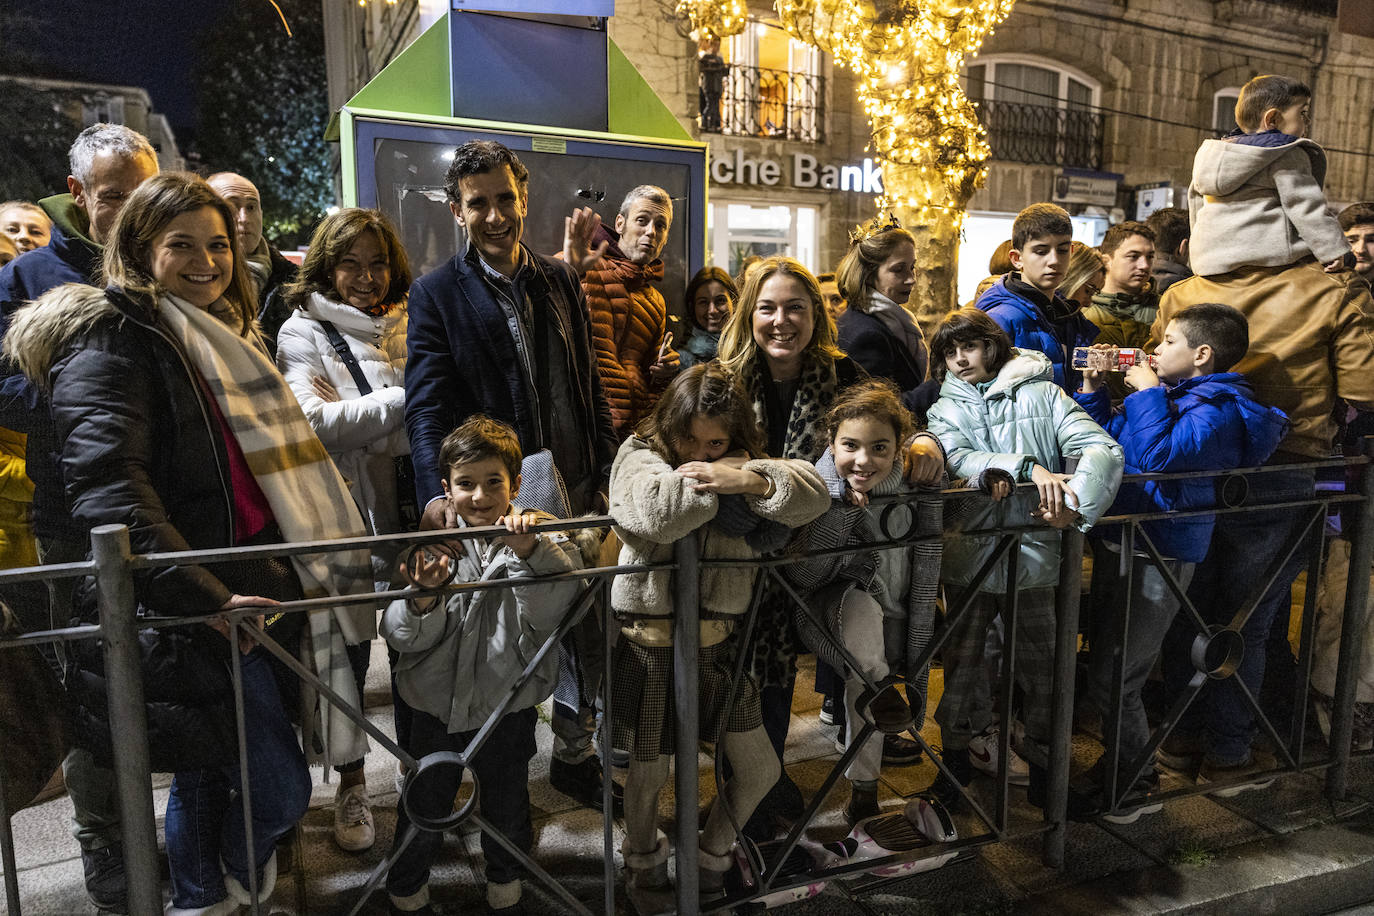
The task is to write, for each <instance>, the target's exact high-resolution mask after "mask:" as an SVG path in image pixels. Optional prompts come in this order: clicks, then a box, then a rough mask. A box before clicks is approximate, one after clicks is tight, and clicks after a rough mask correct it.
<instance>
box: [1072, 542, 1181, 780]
mask: <svg viewBox="0 0 1374 916" xmlns="http://www.w3.org/2000/svg"><path fill="white" fill-rule="evenodd" d="M1117 543H1118V546H1119V545H1120V542H1117ZM1165 562H1166V563H1167V565H1168V568H1169V571H1170V572H1172V573H1173V574H1174V578H1176V579H1177V580H1178V584H1179V585H1180V586H1181V587H1182V588H1183V589H1185V590H1186V589H1187V588H1188V583H1189V582H1190V581H1191V580H1192V578H1193V569H1194V564H1192V563H1185V562H1182V561H1180V560H1167V561H1165ZM1131 565H1132V578H1131V587H1130V599H1131V619H1130V621H1129V624H1127V625H1126V626H1124V627H1123V623H1126V622H1125V621H1123V619H1122V615H1123V613H1124V612H1125V609H1126V597H1127V595H1126V577H1125V576H1124V575H1122V569H1121V552H1120V550H1111V549H1108V548H1107V547H1106V546H1105V545H1104V544H1102V543H1099V544H1098V545H1096V546H1095V547H1094V548H1093V587H1094V588H1097V589H1101V590H1102V591H1100V592H1099V593H1098V595H1095V596H1094V598H1095V600H1094V602H1093V604H1094V609H1095V613H1094V615H1093V619H1092V620H1091V621H1090V627H1091V629H1090V633H1091V643H1092V658H1091V661H1090V662H1089V664H1088V685H1089V687H1088V690H1089V694H1088V695H1089V698H1090V700H1091V701H1092V703H1093V705H1094V707H1095V708H1096V709H1097V710H1098V711H1099V712H1100V713H1101V714H1102V721H1103V722H1108V721H1110V720H1111V718H1112V717H1113V716H1115V715H1116V710H1115V709H1113V708H1112V705H1111V704H1112V679H1113V678H1114V677H1115V675H1116V664H1117V658H1118V657H1120V658H1121V666H1122V684H1121V718H1120V739H1119V740H1120V746H1121V760H1120V766H1121V767H1122V768H1123V769H1124V768H1126V767H1128V766H1130V764H1131V762H1132V761H1134V760H1135V758H1136V756H1137V755H1138V754H1139V753H1140V752H1141V751H1142V750H1144V748H1145V745H1146V744H1148V743H1149V741H1150V723H1149V720H1148V719H1147V718H1146V717H1145V707H1144V706H1143V705H1142V704H1141V702H1140V690H1141V688H1142V687H1144V686H1145V681H1146V679H1147V678H1149V676H1150V671H1151V669H1153V668H1154V664H1155V659H1156V658H1158V657H1159V651H1160V646H1161V645H1162V644H1163V642H1164V637H1165V634H1166V633H1168V631H1169V628H1170V625H1171V624H1172V623H1173V621H1174V616H1175V615H1176V614H1177V613H1178V608H1179V601H1178V597H1177V596H1176V595H1175V594H1174V592H1173V590H1172V589H1170V588H1169V584H1168V583H1167V582H1165V581H1164V575H1163V573H1162V572H1160V569H1159V567H1158V566H1156V565H1155V564H1154V561H1153V560H1151V559H1149V558H1148V557H1141V556H1136V557H1132V558H1131Z"/></svg>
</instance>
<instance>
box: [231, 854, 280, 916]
mask: <svg viewBox="0 0 1374 916" xmlns="http://www.w3.org/2000/svg"><path fill="white" fill-rule="evenodd" d="M220 869H221V870H223V871H224V889H225V891H227V892H228V894H229V900H230V902H232V903H233V904H234V909H232V910H228V911H227V912H230V913H235V912H238V908H239V907H240V906H252V905H253V895H252V894H250V893H249V892H248V888H247V887H245V886H243V885H242V884H240V883H239V880H238V879H237V878H235V877H234V876H233V875H231V874H229V872H228V870H227V869H225V868H224V863H223V862H222V861H221V862H220ZM276 889H277V853H276V851H275V850H273V852H272V856H271V858H269V859H268V860H267V863H266V864H265V865H263V867H262V880H261V881H259V882H258V902H259V903H263V902H266V901H267V900H268V899H269V898H270V897H271V896H272V892H273V891H274V890H276Z"/></svg>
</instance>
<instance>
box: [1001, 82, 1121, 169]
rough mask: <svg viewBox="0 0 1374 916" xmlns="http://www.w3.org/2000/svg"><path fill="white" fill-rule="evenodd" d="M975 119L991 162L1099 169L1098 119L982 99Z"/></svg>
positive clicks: (1082, 113)
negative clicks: (985, 137) (985, 134)
mask: <svg viewBox="0 0 1374 916" xmlns="http://www.w3.org/2000/svg"><path fill="white" fill-rule="evenodd" d="M978 117H979V119H980V120H981V121H982V123H983V126H984V127H985V128H987V132H988V145H990V146H991V147H992V158H994V159H1000V160H1002V161H1004V162H1026V163H1031V164H1033V165H1059V166H1069V167H1071V168H1080V169H1100V168H1102V115H1101V114H1099V113H1098V112H1094V111H1084V110H1082V109H1073V108H1058V107H1054V106H1050V105H1026V104H1023V103H1020V102H998V101H994V100H991V99H986V100H983V101H981V102H979V103H978Z"/></svg>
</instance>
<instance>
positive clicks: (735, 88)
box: [697, 64, 825, 143]
mask: <svg viewBox="0 0 1374 916" xmlns="http://www.w3.org/2000/svg"><path fill="white" fill-rule="evenodd" d="M698 88H699V93H698V98H699V107H698V121H697V123H698V124H699V125H700V127H701V132H702V133H707V134H725V135H727V136H734V137H766V138H769V139H773V140H801V141H805V142H808V143H816V142H819V141H820V140H822V139H823V138H824V123H825V118H824V104H825V78H824V77H822V76H819V75H815V74H810V73H797V72H792V71H788V70H771V69H769V68H767V67H745V66H741V65H739V64H725V65H724V66H723V67H718V68H711V69H704V70H703V71H702V74H701V78H700V81H699V83H698Z"/></svg>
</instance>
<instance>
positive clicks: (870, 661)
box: [784, 379, 943, 827]
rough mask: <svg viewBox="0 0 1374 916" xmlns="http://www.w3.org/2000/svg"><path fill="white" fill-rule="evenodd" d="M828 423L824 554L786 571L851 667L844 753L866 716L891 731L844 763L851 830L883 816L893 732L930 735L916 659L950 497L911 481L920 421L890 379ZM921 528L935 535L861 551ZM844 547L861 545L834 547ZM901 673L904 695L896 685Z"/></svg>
mask: <svg viewBox="0 0 1374 916" xmlns="http://www.w3.org/2000/svg"><path fill="white" fill-rule="evenodd" d="M825 425H826V430H827V433H828V438H829V440H830V444H829V446H828V447H827V448H826V450H825V454H824V455H822V456H821V457H820V460H818V461H817V462H816V469H817V470H818V471H819V472H820V475H821V477H822V478H823V479H824V480H825V482H826V485H827V486H828V487H829V488H830V496H831V504H830V510H829V511H828V512H826V513H825V515H823V516H821V517H820V518H819V519H817V520H816V521H814V522H812V523H811V524H810V525H808V526H807V529H806V538H805V541H806V547H807V552H808V553H813V554H819V555H818V556H815V557H813V558H811V559H808V560H806V561H805V562H801V563H794V564H792V565H790V566H787V567H784V570H785V572H784V574H785V575H786V576H787V578H788V580H789V581H791V582H792V583H793V584H794V585H796V586H797V587H798V589H799V590H800V592H801V594H802V595H803V596H804V597H806V599H807V604H808V605H809V607H808V608H807V609H806V610H805V611H803V610H802V609H800V608H799V609H798V610H797V612H796V618H795V619H796V622H797V632H798V633H799V634H800V636H801V639H802V641H803V642H804V643H805V644H806V645H807V646H808V647H809V648H810V649H812V650H813V651H814V652H815V653H816V655H817V656H818V657H819V658H821V659H823V660H824V661H826V662H827V663H829V664H830V665H831V666H832V667H834V668H835V670H836V671H842V672H844V677H845V681H844V700H845V706H846V713H847V715H846V717H845V727H844V729H843V730H842V733H841V738H842V739H843V740H844V742H845V748H846V749H849V748H851V747H852V746H853V745H854V743H855V742H856V741H857V740H858V739H859V737H860V733H861V732H862V730H863V729H864V727H865V725H866V724H867V722H872V723H873V724H874V725H875V726H876V727H877V730H878V731H879V732H881V733H882V734H881V735H879V734H870V735H869V736H868V738H867V739H866V740H865V741H864V743H863V746H862V747H861V748H860V749H859V750H858V751H857V752H856V753H855V756H854V757H853V759H852V760H851V762H850V764H849V767H848V769H846V770H845V775H846V776H848V777H849V781H850V796H849V804H848V806H847V807H846V808H845V817H846V819H847V820H848V822H849V825H850V826H851V827H852V826H854V824H856V823H858V822H859V821H861V820H863V819H864V818H866V817H872V816H873V815H876V814H877V813H878V771H879V766H880V765H881V763H882V757H883V735H900V734H901V733H903V732H906V731H909V730H911V729H912V728H913V727H914V728H915V730H916V731H920V729H921V723H922V722H923V721H924V720H925V708H926V675H927V666H926V665H918V664H917V663H918V662H919V661H920V658H921V655H922V654H923V653H924V652H925V650H926V647H927V646H928V645H929V644H930V637H931V633H932V631H933V629H934V619H935V598H936V594H937V592H938V590H939V582H940V555H941V551H942V544H941V541H940V538H939V536H940V533H941V531H940V524H941V516H942V514H943V513H942V509H943V502H942V500H941V498H940V491H939V488H938V486H937V487H917V486H915V485H914V484H911V483H909V482H908V481H907V479H906V468H905V466H904V464H903V462H902V461H901V460H900V459H901V458H902V457H903V456H904V455H905V453H906V443H907V442H908V441H909V440H910V439H911V435H912V431H913V422H912V416H911V414H910V412H909V411H908V410H907V409H906V407H905V406H903V404H902V401H901V399H900V396H899V393H898V391H897V388H896V386H895V385H893V384H892V383H891V382H889V381H887V380H885V379H868V380H866V381H862V382H859V383H858V384H855V385H851V386H850V387H849V388H846V389H845V390H844V391H842V392H840V395H839V397H838V398H837V399H836V400H835V405H834V406H833V407H831V408H830V411H829V413H828V414H827V415H826V418H825ZM882 497H900V500H899V501H889V500H883V499H882ZM875 498H876V499H877V500H878V504H875V505H870V504H869V503H870V499H875ZM922 535H925V536H927V537H933V539H932V540H923V541H918V542H916V543H904V544H897V545H894V546H892V547H888V548H886V549H879V550H875V549H871V548H870V549H864V548H863V545H869V544H874V543H878V542H881V541H893V540H906V539H908V538H918V537H920V536H922ZM845 546H854V547H857V548H860V549H857V550H855V552H853V553H848V554H837V553H834V550H835V548H838V547H845ZM837 645H842V646H844V648H845V649H846V650H847V651H848V653H849V654H848V657H845V656H841V655H840V653H839V652H837V651H836V648H835V647H836V646H837ZM855 664H857V665H858V667H859V669H860V670H855V669H854V668H853V665H855ZM861 675H862V676H861ZM903 675H905V678H903ZM865 678H866V679H867V683H866V682H865ZM903 680H905V684H906V698H905V699H903V697H902V695H901V693H900V692H899V691H898V689H897V685H898V684H899V683H901V682H902V681H903ZM869 683H871V684H872V685H873V687H869V686H867V684H869ZM874 688H876V689H874ZM908 701H910V705H908Z"/></svg>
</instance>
